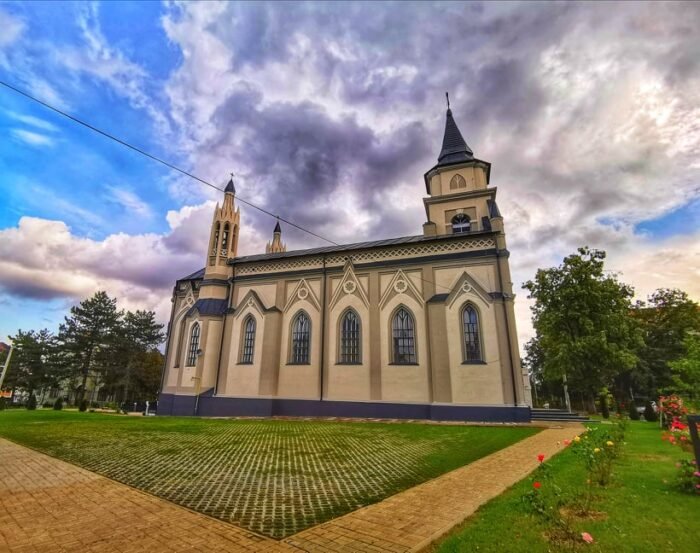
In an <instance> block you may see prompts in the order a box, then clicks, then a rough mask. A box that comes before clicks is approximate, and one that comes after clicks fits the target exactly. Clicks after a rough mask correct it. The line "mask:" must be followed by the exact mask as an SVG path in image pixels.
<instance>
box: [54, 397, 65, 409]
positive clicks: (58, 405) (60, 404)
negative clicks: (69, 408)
mask: <svg viewBox="0 0 700 553" xmlns="http://www.w3.org/2000/svg"><path fill="white" fill-rule="evenodd" d="M61 409H63V398H61V397H57V398H56V401H55V402H54V404H53V410H54V411H60V410H61Z"/></svg>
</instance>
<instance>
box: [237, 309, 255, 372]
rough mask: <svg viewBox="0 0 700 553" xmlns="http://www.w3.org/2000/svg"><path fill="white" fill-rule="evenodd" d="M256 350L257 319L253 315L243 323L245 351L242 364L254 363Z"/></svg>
mask: <svg viewBox="0 0 700 553" xmlns="http://www.w3.org/2000/svg"><path fill="white" fill-rule="evenodd" d="M254 350H255V318H254V317H253V316H252V315H248V317H246V320H245V322H244V323H243V349H242V350H241V360H240V362H241V363H252V362H253V351H254Z"/></svg>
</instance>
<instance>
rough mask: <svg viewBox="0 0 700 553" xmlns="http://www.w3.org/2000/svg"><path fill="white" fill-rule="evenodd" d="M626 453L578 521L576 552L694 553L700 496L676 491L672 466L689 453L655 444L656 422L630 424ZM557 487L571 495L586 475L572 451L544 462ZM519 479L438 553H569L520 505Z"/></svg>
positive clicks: (527, 482)
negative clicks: (581, 536)
mask: <svg viewBox="0 0 700 553" xmlns="http://www.w3.org/2000/svg"><path fill="white" fill-rule="evenodd" d="M626 442H627V445H626V449H625V453H624V454H623V456H622V458H621V459H619V460H618V461H617V462H616V465H615V468H614V481H613V483H612V484H611V485H610V486H609V487H608V488H607V489H604V490H602V491H600V493H599V494H598V496H597V498H596V501H595V503H594V505H593V508H594V509H595V510H596V511H599V515H598V516H596V517H594V518H592V519H589V520H580V521H578V522H577V529H578V530H580V531H581V532H584V531H585V532H589V533H590V534H591V535H592V536H593V537H594V539H595V542H594V543H593V544H590V545H588V544H585V543H584V542H583V541H582V542H581V544H580V545H575V546H573V547H568V549H574V550H577V551H578V550H586V551H615V552H616V553H620V552H634V553H644V552H650V553H652V552H653V553H658V552H659V551H664V552H665V553H666V552H668V553H671V552H689V551H698V534H697V519H698V515H700V497H695V496H692V495H687V494H684V493H681V492H680V491H677V490H676V488H675V487H674V485H675V476H676V467H675V462H676V461H678V460H680V459H682V458H689V457H690V455H688V454H686V453H683V452H682V451H680V449H678V448H676V447H673V446H671V445H669V444H668V443H666V442H662V441H661V433H660V431H659V428H658V425H655V424H651V423H645V422H630V426H629V429H628V432H627V436H626ZM549 462H550V463H551V467H552V472H553V475H554V476H555V478H556V482H557V484H558V485H559V486H561V487H562V488H563V489H564V490H567V489H568V490H575V489H576V488H577V487H578V486H580V484H581V482H583V481H585V476H584V471H583V469H582V468H581V467H580V461H578V460H577V458H576V457H575V455H574V454H573V452H572V451H571V450H565V451H564V452H563V453H561V454H560V455H558V456H556V457H555V458H554V459H552V460H551V461H549ZM530 486H531V482H530V480H529V479H525V480H523V481H522V482H520V483H518V484H516V485H515V486H513V487H512V488H511V489H510V490H508V491H507V492H506V493H504V494H503V495H501V496H499V497H497V498H496V499H494V500H492V501H490V502H489V503H487V504H486V505H484V506H483V507H482V508H481V509H479V511H477V513H476V514H475V515H474V516H473V517H471V518H470V519H469V520H468V521H466V522H465V523H464V524H463V525H462V526H461V527H458V528H457V529H455V530H454V531H453V532H452V534H451V535H450V536H449V537H447V538H446V539H444V540H443V541H442V542H441V543H439V544H438V545H436V546H435V547H434V549H433V551H438V552H440V553H449V552H463V551H479V552H489V551H494V552H496V551H498V552H502V551H508V552H512V553H518V552H523V553H525V552H527V553H536V552H539V551H542V552H547V551H560V550H568V549H567V548H565V547H563V546H562V545H561V544H552V543H550V542H549V541H548V540H547V537H546V532H547V530H546V528H544V527H543V526H542V525H541V524H540V523H539V522H538V521H536V520H535V519H534V518H532V517H531V516H530V515H529V514H528V513H527V511H526V508H525V505H524V504H523V503H522V501H521V497H522V496H523V494H524V493H525V492H526V491H528V490H529V489H530Z"/></svg>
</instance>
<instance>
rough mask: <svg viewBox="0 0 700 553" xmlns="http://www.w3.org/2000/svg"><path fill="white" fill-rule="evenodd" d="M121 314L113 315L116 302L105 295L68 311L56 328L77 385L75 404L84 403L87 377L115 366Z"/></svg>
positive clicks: (102, 372)
mask: <svg viewBox="0 0 700 553" xmlns="http://www.w3.org/2000/svg"><path fill="white" fill-rule="evenodd" d="M121 318H122V312H120V311H117V300H116V299H112V298H110V297H109V296H108V295H107V293H106V292H97V293H96V294H95V295H94V296H93V297H91V298H88V299H86V300H83V301H82V302H80V304H79V305H76V306H73V307H71V310H70V316H67V317H66V318H65V323H64V324H62V325H61V326H60V333H59V336H60V339H61V342H62V343H63V345H64V347H65V350H66V353H67V354H68V356H69V358H70V361H71V365H72V368H73V371H74V373H75V374H77V375H79V377H80V380H81V384H80V386H79V390H80V395H79V396H78V398H77V403H78V404H82V402H83V401H84V400H85V390H86V387H87V379H88V377H89V376H90V375H91V374H93V375H102V374H104V372H105V371H107V370H108V369H109V368H110V367H111V366H113V364H114V362H115V356H114V353H115V349H116V343H117V342H116V336H117V332H116V331H117V329H118V327H119V323H120V320H121Z"/></svg>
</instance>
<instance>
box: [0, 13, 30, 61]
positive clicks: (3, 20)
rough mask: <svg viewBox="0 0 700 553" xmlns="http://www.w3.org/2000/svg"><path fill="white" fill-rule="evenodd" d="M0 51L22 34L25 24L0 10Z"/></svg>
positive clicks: (0, 58) (0, 59)
mask: <svg viewBox="0 0 700 553" xmlns="http://www.w3.org/2000/svg"><path fill="white" fill-rule="evenodd" d="M0 29H2V32H0V50H2V49H3V48H6V47H8V46H10V45H11V44H13V43H14V42H16V41H17V40H18V39H19V38H20V37H21V36H22V33H23V32H24V29H25V24H24V22H23V21H22V20H21V19H19V18H17V17H15V16H13V15H10V14H9V13H7V12H5V11H3V10H0ZM1 62H2V57H0V65H1V64H2V63H1Z"/></svg>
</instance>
